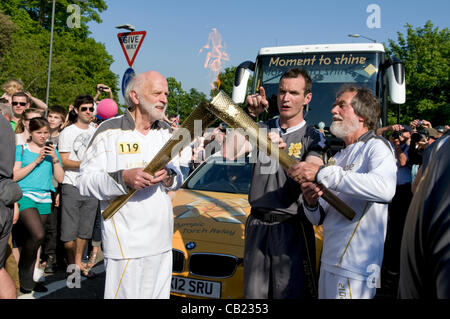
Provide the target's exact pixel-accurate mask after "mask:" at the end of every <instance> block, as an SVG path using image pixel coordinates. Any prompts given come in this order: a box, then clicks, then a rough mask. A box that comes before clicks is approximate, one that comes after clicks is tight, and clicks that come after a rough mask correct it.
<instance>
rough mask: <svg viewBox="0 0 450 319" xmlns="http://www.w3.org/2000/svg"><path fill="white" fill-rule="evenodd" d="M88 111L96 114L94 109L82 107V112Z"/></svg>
mask: <svg viewBox="0 0 450 319" xmlns="http://www.w3.org/2000/svg"><path fill="white" fill-rule="evenodd" d="M87 110H89V112H94V110H95V109H94V107H86V106H82V107H80V112H86V111H87Z"/></svg>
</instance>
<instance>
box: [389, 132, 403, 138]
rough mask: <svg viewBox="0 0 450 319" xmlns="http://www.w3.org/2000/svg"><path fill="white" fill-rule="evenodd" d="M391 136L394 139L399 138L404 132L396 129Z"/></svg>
mask: <svg viewBox="0 0 450 319" xmlns="http://www.w3.org/2000/svg"><path fill="white" fill-rule="evenodd" d="M391 136H392V138H393V139H394V140H398V139H399V138H400V136H402V132H400V131H394V132H392V134H391Z"/></svg>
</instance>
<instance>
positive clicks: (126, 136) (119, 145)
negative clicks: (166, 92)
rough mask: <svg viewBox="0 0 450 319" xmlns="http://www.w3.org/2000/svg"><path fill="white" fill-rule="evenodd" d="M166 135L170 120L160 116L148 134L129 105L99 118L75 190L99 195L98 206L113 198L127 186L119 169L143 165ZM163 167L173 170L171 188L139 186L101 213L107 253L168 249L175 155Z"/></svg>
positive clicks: (136, 254) (150, 252)
mask: <svg viewBox="0 0 450 319" xmlns="http://www.w3.org/2000/svg"><path fill="white" fill-rule="evenodd" d="M170 136H171V133H170V130H169V125H166V123H164V122H161V121H157V122H155V124H154V125H153V126H152V128H151V129H150V131H149V132H148V134H147V135H143V134H141V133H140V132H138V131H137V130H135V123H134V120H133V118H132V117H131V115H130V113H129V112H128V111H127V112H126V113H125V114H124V115H122V116H119V117H116V118H113V119H110V120H107V121H105V122H103V123H102V124H101V125H100V126H99V127H98V129H97V131H96V133H95V135H94V136H93V137H92V139H91V141H90V144H89V146H88V148H87V150H86V152H85V156H84V158H83V160H82V163H81V168H80V176H79V178H78V180H77V185H76V186H77V187H78V189H79V190H80V193H81V194H82V195H86V196H92V197H95V198H97V199H99V200H100V201H101V202H100V208H101V211H102V212H103V210H104V209H105V208H106V207H107V206H108V204H109V203H110V202H111V201H112V200H113V199H115V198H116V197H117V196H119V195H123V194H126V193H127V192H128V189H127V186H126V185H125V184H124V183H123V181H122V174H121V171H122V170H124V169H130V168H135V167H144V166H146V165H147V164H148V163H149V162H150V161H151V160H152V159H153V157H154V156H155V155H156V154H157V152H158V151H159V150H160V149H161V147H162V146H163V145H164V144H165V142H166V141H167V140H168V139H169V138H170ZM166 167H168V168H171V169H172V170H174V171H175V172H176V173H177V177H176V178H175V181H174V183H173V185H172V186H171V187H170V188H166V187H164V186H163V185H161V184H159V185H155V186H151V187H147V188H145V189H142V190H139V191H137V192H136V193H135V194H134V196H133V197H132V198H131V199H130V200H129V201H128V202H127V203H126V204H125V205H124V206H123V207H122V208H121V209H120V210H119V211H118V212H117V213H116V214H115V215H114V216H113V217H112V218H110V219H108V220H107V221H105V220H103V218H102V242H103V249H104V250H103V253H104V255H105V257H106V258H113V259H128V258H141V257H145V256H152V255H157V254H160V253H163V252H166V251H168V250H171V249H172V236H173V211H172V203H171V200H170V198H169V196H168V194H167V191H168V190H176V189H177V188H178V187H179V186H180V185H181V183H182V175H181V172H180V169H179V164H178V157H176V158H174V159H173V160H172V161H171V162H170V163H169V164H168V165H167V166H166Z"/></svg>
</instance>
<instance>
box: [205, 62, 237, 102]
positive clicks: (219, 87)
mask: <svg viewBox="0 0 450 319" xmlns="http://www.w3.org/2000/svg"><path fill="white" fill-rule="evenodd" d="M235 72H236V67H235V66H234V67H231V68H225V70H224V71H223V72H220V73H219V81H220V83H219V82H218V81H217V80H216V81H214V86H215V87H214V89H212V90H211V93H210V95H211V97H212V98H213V97H215V96H216V95H217V94H218V93H219V92H220V91H224V92H225V93H226V94H228V95H229V96H231V94H232V92H233V83H234V74H235Z"/></svg>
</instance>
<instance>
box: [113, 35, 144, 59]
mask: <svg viewBox="0 0 450 319" xmlns="http://www.w3.org/2000/svg"><path fill="white" fill-rule="evenodd" d="M146 34H147V32H146V31H133V32H125V33H119V34H117V38H118V39H119V42H120V45H121V46H122V50H123V53H124V54H125V58H126V59H127V62H128V65H129V66H130V67H132V66H133V63H134V59H136V55H137V53H138V51H139V49H140V48H141V45H142V41H144V38H145V35H146Z"/></svg>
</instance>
